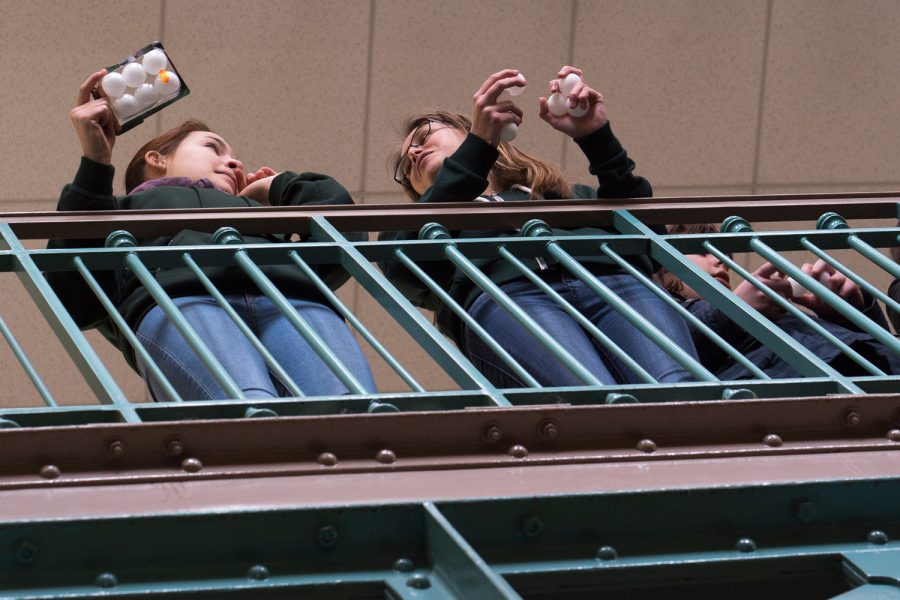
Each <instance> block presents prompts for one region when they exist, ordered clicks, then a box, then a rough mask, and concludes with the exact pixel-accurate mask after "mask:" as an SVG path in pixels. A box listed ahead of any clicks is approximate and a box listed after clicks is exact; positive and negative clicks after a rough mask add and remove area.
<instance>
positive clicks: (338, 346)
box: [254, 296, 375, 396]
mask: <svg viewBox="0 0 900 600" xmlns="http://www.w3.org/2000/svg"><path fill="white" fill-rule="evenodd" d="M289 301H290V303H291V306H293V308H294V310H295V311H296V313H297V314H298V315H299V316H300V317H301V318H302V319H303V320H304V321H306V322H307V323H308V324H309V326H310V327H311V328H312V329H313V331H315V332H316V334H318V336H319V337H320V338H322V341H323V342H324V343H325V345H326V346H327V347H328V348H330V349H331V351H332V352H334V354H335V355H336V356H337V357H338V359H339V360H340V361H341V362H342V363H343V364H344V365H345V366H346V367H347V369H348V370H349V371H350V372H351V373H352V374H353V376H354V377H356V379H357V381H359V382H360V384H361V385H362V386H363V388H364V389H365V390H366V391H368V392H375V380H374V378H373V377H372V371H371V369H370V368H369V363H368V361H366V358H365V356H364V355H363V352H362V348H360V347H359V344H358V343H357V341H356V338H355V337H354V335H353V333H351V332H350V329H349V328H348V327H347V324H346V323H345V322H344V320H343V319H342V318H341V317H340V316H339V315H338V314H337V313H336V312H335V311H334V310H333V309H331V308H330V307H328V306H326V305H324V304H322V303H320V302H315V301H312V300H303V299H297V298H294V299H289ZM254 313H255V317H256V319H257V321H258V327H259V334H260V341H262V343H263V344H264V345H265V347H266V348H268V350H269V352H271V353H272V356H274V357H275V360H277V361H278V362H279V364H281V366H282V367H283V368H284V370H285V371H286V372H287V374H288V375H289V376H290V377H291V379H293V380H294V383H296V384H297V386H298V387H299V388H300V390H301V391H302V392H303V393H304V394H307V395H310V396H329V395H337V394H348V393H350V392H349V391H348V389H347V386H345V385H344V384H343V383H342V382H341V380H340V379H338V377H337V376H336V375H335V374H334V373H333V372H332V371H331V369H330V368H328V366H327V365H326V364H325V362H324V361H323V360H322V359H321V358H319V355H318V354H316V351H315V350H313V348H312V346H310V345H309V344H308V343H307V342H306V340H305V339H303V336H302V335H300V334H299V333H298V332H297V330H296V329H295V328H294V326H293V325H292V324H291V322H290V321H289V320H288V318H287V317H285V316H284V315H283V314H282V313H281V311H280V310H279V309H278V307H276V306H275V305H274V304H273V303H272V302H271V301H270V300H269V299H268V298H266V297H264V296H259V297H257V298H256V299H255V300H254ZM279 387H280V388H283V386H281V385H280V384H279Z"/></svg>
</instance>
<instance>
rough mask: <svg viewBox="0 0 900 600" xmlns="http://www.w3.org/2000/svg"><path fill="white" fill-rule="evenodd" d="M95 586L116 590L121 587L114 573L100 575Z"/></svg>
mask: <svg viewBox="0 0 900 600" xmlns="http://www.w3.org/2000/svg"><path fill="white" fill-rule="evenodd" d="M94 585H96V586H97V587H101V588H114V587H116V586H117V585H119V580H118V579H117V578H116V576H115V575H113V574H112V573H100V574H99V575H97V577H96V578H94Z"/></svg>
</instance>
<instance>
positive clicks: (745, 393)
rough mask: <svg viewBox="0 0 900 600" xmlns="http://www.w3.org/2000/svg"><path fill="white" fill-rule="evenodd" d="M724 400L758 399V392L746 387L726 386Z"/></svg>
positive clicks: (723, 393) (723, 392)
mask: <svg viewBox="0 0 900 600" xmlns="http://www.w3.org/2000/svg"><path fill="white" fill-rule="evenodd" d="M722 400H756V394H755V393H753V391H752V390H748V389H746V388H737V389H732V388H725V389H724V390H723V391H722Z"/></svg>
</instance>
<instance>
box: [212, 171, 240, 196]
mask: <svg viewBox="0 0 900 600" xmlns="http://www.w3.org/2000/svg"><path fill="white" fill-rule="evenodd" d="M216 172H217V173H218V174H219V175H224V176H225V177H227V178H228V179H229V180H230V181H231V189H232V191H233V192H234V193H235V194H237V193H238V186H237V176H236V175H235V174H234V173H228V172H224V173H223V172H221V171H216Z"/></svg>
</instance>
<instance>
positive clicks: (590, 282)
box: [522, 220, 719, 382]
mask: <svg viewBox="0 0 900 600" xmlns="http://www.w3.org/2000/svg"><path fill="white" fill-rule="evenodd" d="M549 232H550V228H549V227H547V225H546V224H545V223H543V222H542V221H538V220H533V221H530V222H529V223H526V225H525V226H524V227H523V228H522V235H523V236H525V237H544V236H546V235H548V234H549ZM546 249H547V252H548V253H549V254H550V255H551V256H552V257H553V258H555V259H556V260H558V261H559V263H560V264H561V265H562V266H563V267H565V268H566V269H567V270H568V271H569V272H571V273H572V274H573V275H575V276H576V277H577V278H578V279H579V280H580V281H582V282H583V283H584V284H585V285H587V286H588V287H589V288H590V289H591V290H592V291H593V292H594V293H595V294H597V295H598V296H600V298H601V299H603V301H604V302H606V303H607V305H609V307H610V308H612V309H613V310H615V311H616V312H617V313H619V314H620V315H622V316H623V317H625V319H626V320H627V321H628V322H630V323H631V324H632V325H634V326H635V327H636V328H637V329H638V330H639V331H640V332H641V333H643V334H644V335H645V336H647V337H648V338H649V339H650V340H651V341H652V342H653V343H654V344H656V345H657V346H658V347H659V348H660V349H661V350H663V351H664V352H665V353H666V354H668V355H669V356H670V357H672V359H673V360H674V361H675V362H677V363H678V364H679V365H681V366H682V367H684V368H685V369H686V370H687V371H688V372H689V373H690V374H691V375H693V376H694V377H696V378H697V380H698V381H715V382H718V381H719V380H718V378H717V377H716V376H715V375H713V374H712V373H711V372H710V371H709V369H707V368H706V367H704V366H703V365H701V364H700V363H699V362H697V360H696V359H695V358H694V357H692V356H691V355H690V354H688V353H687V352H686V351H685V350H684V349H682V348H681V347H679V346H678V345H677V344H676V343H675V342H673V341H672V340H670V339H669V338H668V337H666V335H665V334H664V333H663V332H661V331H660V330H659V328H657V327H656V326H655V325H653V323H651V322H650V321H648V320H647V319H646V318H645V317H644V316H643V315H641V314H639V313H638V312H637V311H635V310H634V309H632V308H631V307H630V306H628V304H627V303H626V302H625V301H623V300H622V299H621V298H619V296H618V295H617V294H615V293H614V292H613V291H612V290H611V289H609V288H608V287H607V286H606V284H604V283H603V282H602V281H600V280H599V279H598V278H597V277H595V276H594V274H593V273H591V272H590V271H588V270H587V269H586V268H584V266H582V265H581V263H579V262H578V261H577V260H576V259H575V258H574V257H573V256H572V255H571V254H569V253H568V252H566V251H565V250H563V248H562V247H561V246H560V245H559V244H558V243H557V242H556V241H552V240H551V241H548V242H547V244H546Z"/></svg>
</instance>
